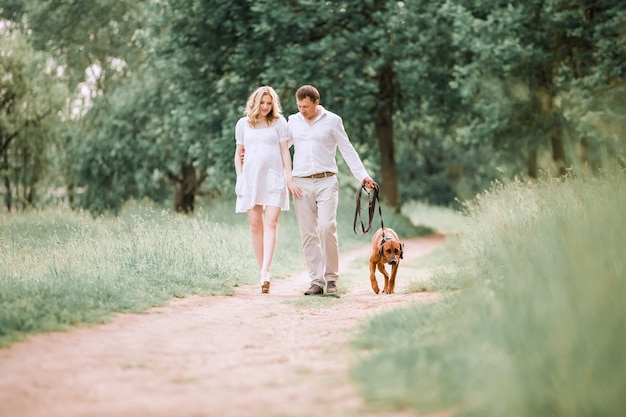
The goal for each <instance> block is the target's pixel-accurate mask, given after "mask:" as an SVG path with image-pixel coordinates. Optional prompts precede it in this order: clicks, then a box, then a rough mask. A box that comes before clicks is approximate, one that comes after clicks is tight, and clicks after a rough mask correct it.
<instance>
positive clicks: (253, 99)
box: [246, 85, 283, 126]
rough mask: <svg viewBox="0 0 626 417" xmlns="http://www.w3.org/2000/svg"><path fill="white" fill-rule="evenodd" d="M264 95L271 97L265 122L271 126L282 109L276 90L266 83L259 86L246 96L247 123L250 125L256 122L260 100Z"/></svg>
mask: <svg viewBox="0 0 626 417" xmlns="http://www.w3.org/2000/svg"><path fill="white" fill-rule="evenodd" d="M265 95H268V96H270V97H271V98H272V110H270V112H269V113H268V114H267V117H266V121H267V124H268V125H270V126H271V125H272V124H273V123H274V121H275V120H276V119H278V118H279V117H280V116H281V115H282V113H283V109H282V107H281V106H280V99H279V98H278V94H276V91H274V89H273V88H272V87H270V86H267V85H265V86H263V87H259V88H257V89H256V90H255V92H254V93H252V94H251V95H250V97H248V102H247V103H246V116H248V124H249V125H250V126H254V125H255V124H256V123H257V122H258V118H259V110H260V108H261V100H262V99H263V96H265Z"/></svg>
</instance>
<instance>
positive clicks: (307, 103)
mask: <svg viewBox="0 0 626 417" xmlns="http://www.w3.org/2000/svg"><path fill="white" fill-rule="evenodd" d="M296 103H297V104H298V111H299V112H300V114H301V115H302V116H303V117H304V118H305V119H307V120H313V119H314V118H315V116H317V105H318V103H319V100H315V101H312V100H311V98H310V97H305V98H303V99H302V100H298V99H296Z"/></svg>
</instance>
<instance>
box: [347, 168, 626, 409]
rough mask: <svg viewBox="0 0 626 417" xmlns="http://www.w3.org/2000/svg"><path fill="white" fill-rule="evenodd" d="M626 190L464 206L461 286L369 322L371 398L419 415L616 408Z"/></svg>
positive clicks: (516, 194)
mask: <svg viewBox="0 0 626 417" xmlns="http://www.w3.org/2000/svg"><path fill="white" fill-rule="evenodd" d="M625 186H626V181H625V179H624V176H623V174H620V175H618V176H616V177H612V178H607V179H585V178H568V179H566V180H563V181H561V180H559V181H556V180H546V181H542V182H540V183H538V184H534V185H533V184H522V183H512V184H507V185H505V186H496V187H494V188H493V189H492V190H491V191H489V192H485V193H483V194H481V195H480V198H479V199H478V200H476V201H475V202H474V203H472V204H468V205H467V208H468V220H469V223H468V224H467V227H466V228H465V229H464V232H463V234H462V235H461V236H460V238H459V243H460V245H458V246H455V250H456V252H454V253H450V254H449V256H450V259H449V260H454V265H455V266H456V267H457V269H456V272H454V271H453V272H451V274H453V275H454V274H455V275H456V276H457V282H460V283H463V284H464V286H465V287H464V288H465V289H462V290H460V291H456V292H454V293H447V295H446V296H445V297H444V298H443V299H442V300H440V301H438V302H437V303H435V304H419V305H415V306H412V307H410V308H407V309H403V310H399V311H398V310H396V311H394V312H392V313H388V314H384V315H382V316H380V317H376V318H374V319H373V320H372V321H370V322H369V323H367V324H366V325H364V326H363V327H362V328H361V331H360V332H359V335H358V337H357V338H355V343H356V346H358V347H359V348H361V349H364V350H365V352H364V353H365V354H364V355H363V356H362V359H361V361H360V363H359V364H358V366H356V367H355V368H354V376H355V377H356V378H357V379H358V380H359V381H360V383H361V386H362V389H363V391H364V395H365V397H366V398H368V399H371V400H372V401H374V402H379V403H383V404H386V405H390V404H391V405H395V406H397V407H400V408H406V407H411V408H414V409H415V410H416V411H418V412H419V413H420V414H422V413H427V412H429V411H430V412H432V411H441V410H446V411H447V412H449V413H450V414H451V415H461V416H502V415H516V416H538V415H541V416H543V415H568V416H587V415H617V414H620V413H621V411H622V410H624V408H625V407H626V403H625V400H624V397H623V395H622V393H623V392H624V389H626V373H625V370H626V366H625V365H626V356H625V355H624V352H623V349H622V345H623V343H624V335H625V334H626V332H625V331H624V330H626V309H625V304H624V303H623V299H624V296H626V281H625V280H624V277H625V276H626V275H625V272H626V262H625V260H624V257H623V254H622V252H623V248H624V245H625V244H626V233H625V230H624V228H620V227H616V225H617V224H621V223H620V222H621V219H622V218H623V207H624V204H626V192H625V191H626V190H625ZM444 284H445V283H444ZM457 288H458V287H457Z"/></svg>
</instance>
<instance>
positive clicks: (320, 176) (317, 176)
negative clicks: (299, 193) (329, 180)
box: [299, 172, 335, 178]
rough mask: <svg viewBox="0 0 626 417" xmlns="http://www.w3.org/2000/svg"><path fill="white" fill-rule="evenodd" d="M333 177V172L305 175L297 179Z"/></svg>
mask: <svg viewBox="0 0 626 417" xmlns="http://www.w3.org/2000/svg"><path fill="white" fill-rule="evenodd" d="M333 175H335V173H334V172H320V173H319V174H313V175H307V176H305V177H299V178H326V177H332V176H333Z"/></svg>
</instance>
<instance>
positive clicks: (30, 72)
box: [0, 25, 68, 210]
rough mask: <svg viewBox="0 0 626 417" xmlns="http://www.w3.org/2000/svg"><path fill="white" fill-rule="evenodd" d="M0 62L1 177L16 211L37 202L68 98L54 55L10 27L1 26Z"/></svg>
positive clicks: (9, 206)
mask: <svg viewBox="0 0 626 417" xmlns="http://www.w3.org/2000/svg"><path fill="white" fill-rule="evenodd" d="M0 57H1V58H2V59H0V176H1V177H2V182H3V186H4V189H3V190H2V191H3V193H4V204H5V206H6V208H7V209H8V210H12V209H15V208H16V207H24V206H28V205H31V204H34V203H35V202H36V201H37V186H38V183H39V182H40V180H41V179H42V178H43V177H44V176H45V175H46V174H49V173H50V172H49V167H51V165H52V164H51V161H50V159H49V158H50V156H51V155H50V153H49V151H50V150H51V149H53V147H54V146H55V144H58V143H59V137H58V134H57V132H56V130H55V125H57V124H59V123H60V120H59V118H58V113H59V112H60V111H61V110H62V109H63V106H64V105H65V99H66V98H67V96H68V94H67V90H66V88H65V86H64V84H62V83H61V82H60V80H59V79H58V78H57V77H56V74H55V67H54V64H53V61H51V59H50V57H49V55H47V54H45V53H42V52H36V51H34V50H33V49H32V48H31V47H30V45H29V44H28V41H27V39H26V38H25V37H24V36H23V35H22V34H21V33H20V32H19V31H18V30H15V29H14V28H13V27H12V26H11V25H7V26H4V27H2V26H0Z"/></svg>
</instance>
